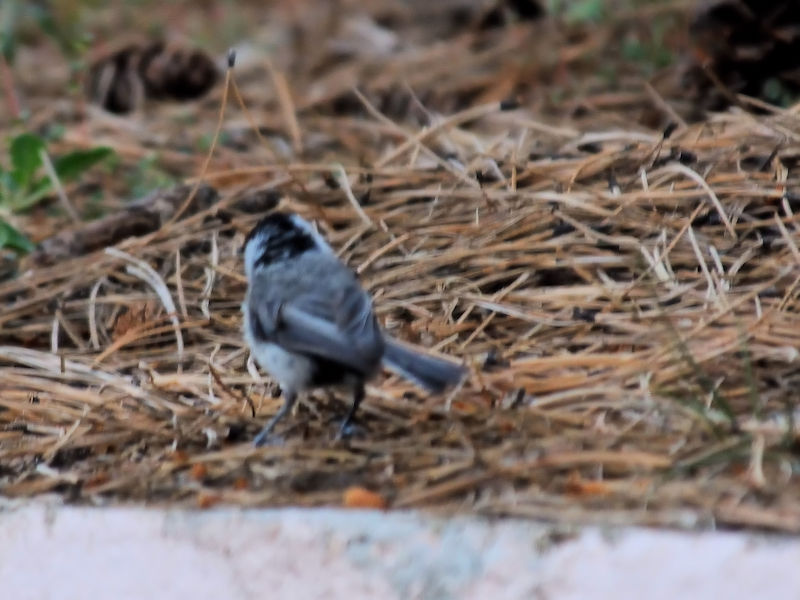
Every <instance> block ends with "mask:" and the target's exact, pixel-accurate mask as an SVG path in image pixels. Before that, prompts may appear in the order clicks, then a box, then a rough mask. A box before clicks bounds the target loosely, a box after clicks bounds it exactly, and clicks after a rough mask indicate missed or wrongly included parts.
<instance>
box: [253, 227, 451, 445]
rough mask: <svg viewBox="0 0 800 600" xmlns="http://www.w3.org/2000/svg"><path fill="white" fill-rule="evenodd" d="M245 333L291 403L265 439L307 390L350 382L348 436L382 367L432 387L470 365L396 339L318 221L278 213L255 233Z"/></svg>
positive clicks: (262, 438)
mask: <svg viewBox="0 0 800 600" xmlns="http://www.w3.org/2000/svg"><path fill="white" fill-rule="evenodd" d="M244 266H245V272H246V274H247V283H248V286H247V296H246V298H245V301H244V303H243V304H242V312H243V313H244V337H245V340H246V341H247V343H248V345H249V346H250V351H251V353H252V355H253V358H254V359H255V361H256V362H257V363H258V364H259V366H260V367H261V368H262V369H264V370H265V371H267V372H268V373H269V374H270V375H271V376H272V377H273V378H274V379H275V380H276V381H277V382H278V383H279V384H280V386H281V389H282V390H283V396H284V403H283V406H282V407H281V409H280V410H279V411H278V412H277V414H276V415H275V416H274V417H272V419H270V421H269V422H268V423H267V424H266V425H265V426H264V428H263V429H262V430H261V431H260V432H259V434H258V435H257V436H256V438H255V440H254V443H255V444H256V445H257V446H261V445H263V444H264V443H265V442H266V441H267V439H268V437H269V435H270V433H271V431H272V430H273V428H274V427H275V425H276V424H277V423H278V421H280V420H281V419H282V418H283V417H284V416H285V415H286V414H287V413H288V412H289V411H290V410H291V408H292V406H293V405H294V403H295V401H296V400H297V394H298V393H300V392H303V391H305V390H308V389H311V388H316V387H324V386H335V385H345V386H347V387H349V388H350V389H351V390H352V393H353V403H352V405H351V406H350V410H349V411H348V413H347V416H346V417H345V418H344V421H343V422H342V425H341V428H340V435H342V434H345V433H346V432H347V429H348V427H349V425H350V423H351V421H352V420H353V416H354V415H355V413H356V411H357V410H358V405H359V404H360V403H361V400H362V399H363V398H364V382H365V381H366V380H368V379H369V378H371V377H372V376H374V375H375V374H376V373H377V372H378V370H379V369H380V367H381V365H384V366H386V367H387V368H389V369H390V370H392V371H395V372H397V373H398V374H400V375H402V376H404V377H406V378H408V379H410V380H411V381H413V382H415V383H417V384H418V385H420V386H422V387H423V388H426V389H427V390H429V391H431V392H441V391H442V390H444V389H445V388H446V387H447V386H449V385H452V384H455V383H458V382H459V381H461V379H462V378H463V377H464V375H465V373H466V369H465V368H464V367H463V366H461V365H458V364H455V363H453V362H451V361H448V360H444V359H441V358H436V357H434V356H430V355H428V354H425V353H424V352H423V351H422V350H420V349H415V348H413V347H410V346H408V345H405V344H401V343H400V342H398V341H396V340H393V339H392V338H391V337H389V336H388V335H386V334H385V333H384V332H383V331H382V330H381V327H380V325H379V324H378V321H377V320H376V318H375V315H374V314H373V312H372V301H371V299H370V297H369V295H368V294H367V293H366V292H365V291H364V289H363V288H362V287H361V285H360V284H359V282H358V279H357V278H356V276H355V274H354V273H353V272H352V271H351V270H350V269H349V268H347V267H346V266H345V265H344V264H343V263H342V262H341V261H340V260H339V259H338V258H337V256H336V255H335V254H334V252H333V250H332V249H331V247H330V246H329V245H328V244H327V242H326V241H325V240H324V239H323V238H322V236H321V235H320V234H319V233H318V232H317V231H316V230H315V229H314V227H313V226H312V225H311V224H310V223H308V222H307V221H304V220H303V219H302V218H300V217H299V216H298V215H295V214H287V213H282V212H273V213H271V214H270V215H268V216H267V217H265V218H264V219H262V220H261V221H260V222H259V223H258V224H257V225H256V226H255V227H254V228H253V230H252V231H251V232H250V233H249V234H248V236H247V239H246V240H245V247H244Z"/></svg>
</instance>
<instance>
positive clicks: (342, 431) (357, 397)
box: [336, 381, 364, 439]
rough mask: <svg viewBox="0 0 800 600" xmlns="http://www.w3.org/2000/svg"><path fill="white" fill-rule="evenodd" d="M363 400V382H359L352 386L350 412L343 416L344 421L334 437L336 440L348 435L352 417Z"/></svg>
mask: <svg viewBox="0 0 800 600" xmlns="http://www.w3.org/2000/svg"><path fill="white" fill-rule="evenodd" d="M363 399H364V382H363V381H359V382H358V383H356V384H355V385H354V386H353V403H352V404H351V405H350V410H348V411H347V415H345V417H344V420H343V421H342V424H341V426H340V427H339V434H338V435H337V436H336V437H337V438H339V439H341V438H343V437H347V436H348V435H350V433H351V431H350V429H351V425H352V423H353V417H355V414H356V411H357V410H358V406H359V405H360V404H361V401H362V400H363Z"/></svg>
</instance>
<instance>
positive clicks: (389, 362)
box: [383, 336, 467, 392]
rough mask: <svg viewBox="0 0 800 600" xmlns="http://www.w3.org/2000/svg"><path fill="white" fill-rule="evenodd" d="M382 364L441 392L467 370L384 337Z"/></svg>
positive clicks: (419, 383)
mask: <svg viewBox="0 0 800 600" xmlns="http://www.w3.org/2000/svg"><path fill="white" fill-rule="evenodd" d="M383 364H384V366H385V367H386V368H388V369H389V370H390V371H394V372H395V373H397V374H399V375H402V376H403V377H405V378H406V379H410V380H411V381H413V382H414V383H416V384H418V385H421V386H422V387H424V388H426V389H427V390H429V391H431V392H441V391H443V390H444V389H445V388H446V387H448V386H450V385H454V384H456V383H458V382H459V381H461V380H462V379H463V378H464V375H466V373H467V370H466V368H465V367H464V366H462V365H459V364H456V363H454V362H452V361H449V360H445V359H443V358H438V357H436V356H431V355H430V354H424V353H423V352H422V351H421V350H416V349H414V348H413V347H411V346H409V345H407V344H402V343H400V342H398V341H397V340H393V339H391V338H389V337H388V336H387V337H386V346H385V349H384V353H383Z"/></svg>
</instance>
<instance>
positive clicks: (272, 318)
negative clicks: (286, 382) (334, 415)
mask: <svg viewBox="0 0 800 600" xmlns="http://www.w3.org/2000/svg"><path fill="white" fill-rule="evenodd" d="M256 313H257V316H258V319H259V320H260V321H261V322H262V328H263V329H264V330H265V332H266V333H267V335H268V336H269V337H270V340H271V341H274V342H275V343H277V344H279V345H280V346H282V347H283V348H284V349H286V350H288V351H290V352H297V353H300V354H306V355H311V356H319V357H322V358H326V359H329V360H332V361H335V362H337V363H340V364H342V365H344V366H345V367H347V368H349V369H352V370H354V371H358V372H363V373H369V372H371V371H373V370H374V369H375V368H376V367H377V365H378V364H379V362H380V360H381V357H382V356H383V335H382V333H381V330H380V327H379V325H378V323H377V321H376V320H375V317H374V315H373V313H372V305H371V302H370V300H369V297H368V296H367V294H366V293H365V292H364V291H363V290H362V289H361V288H360V287H359V286H357V285H355V286H347V287H344V288H340V290H338V291H337V293H332V294H329V295H327V296H324V295H321V294H302V295H299V296H296V297H294V298H292V299H291V300H290V301H287V302H283V303H261V304H259V306H258V307H257V309H256Z"/></svg>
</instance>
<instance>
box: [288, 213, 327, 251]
mask: <svg viewBox="0 0 800 600" xmlns="http://www.w3.org/2000/svg"><path fill="white" fill-rule="evenodd" d="M291 219H292V223H294V224H295V225H296V226H297V228H298V229H302V230H303V231H305V232H306V233H307V234H308V235H310V236H311V238H312V239H313V240H314V243H315V244H316V246H317V248H319V249H320V250H323V251H325V252H329V253H331V254H333V249H332V248H331V246H330V244H328V242H327V241H326V240H325V238H324V237H322V235H321V234H320V233H319V231H317V228H316V226H315V225H312V224H311V223H309V222H308V221H306V220H305V219H304V218H303V217H301V216H300V215H297V214H292V216H291Z"/></svg>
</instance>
